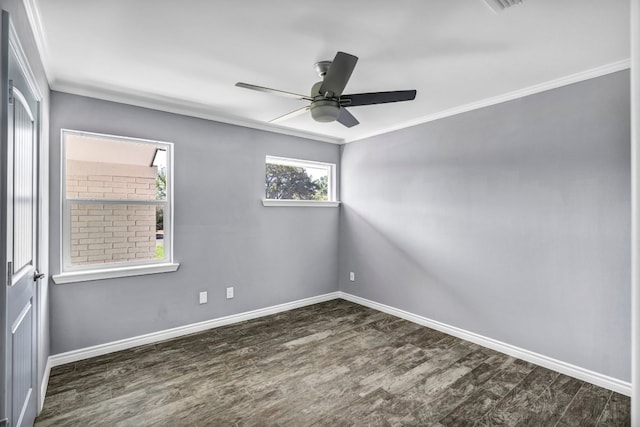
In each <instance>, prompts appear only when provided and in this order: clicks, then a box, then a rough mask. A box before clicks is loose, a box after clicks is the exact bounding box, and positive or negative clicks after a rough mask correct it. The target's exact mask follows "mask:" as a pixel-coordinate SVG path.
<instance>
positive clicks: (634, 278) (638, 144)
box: [630, 0, 640, 426]
mask: <svg viewBox="0 0 640 427" xmlns="http://www.w3.org/2000/svg"><path fill="white" fill-rule="evenodd" d="M630 37H631V383H632V384H633V393H632V396H631V425H633V426H639V425H640V264H639V258H640V119H639V118H638V116H640V0H631V34H630Z"/></svg>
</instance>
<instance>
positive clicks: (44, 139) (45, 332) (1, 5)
mask: <svg viewBox="0 0 640 427" xmlns="http://www.w3.org/2000/svg"><path fill="white" fill-rule="evenodd" d="M0 9H2V10H6V11H7V12H9V16H10V18H11V22H12V23H13V26H14V27H15V29H16V33H17V34H18V38H19V39H20V44H21V45H22V48H23V49H24V51H25V54H26V56H27V60H28V61H29V65H30V66H31V70H32V71H33V74H34V77H35V79H36V84H37V85H38V89H39V91H40V93H41V95H42V101H41V104H40V120H41V126H42V128H41V141H40V144H42V145H43V149H42V151H41V155H42V158H41V161H40V163H41V164H42V165H45V169H46V165H47V164H48V161H49V158H48V140H49V83H48V82H47V77H46V75H45V72H44V68H43V66H42V61H41V60H40V55H39V53H38V49H37V47H36V43H35V40H34V37H33V32H32V31H31V26H30V25H29V21H28V19H27V14H26V12H25V9H24V5H23V2H22V1H20V0H0ZM45 190H46V189H45ZM48 197H49V196H48V194H47V192H46V191H45V192H43V193H42V194H41V197H40V202H41V203H42V207H43V209H42V217H43V218H47V216H48V210H49V209H48V203H49V200H48ZM41 231H42V239H43V240H42V242H43V246H44V248H46V247H47V246H48V244H49V237H48V230H47V229H43V230H41ZM39 264H40V265H39V266H38V269H39V270H40V272H42V273H45V274H48V273H49V272H48V265H49V260H48V252H47V251H46V250H42V251H41V252H40V259H39ZM36 292H37V298H38V299H39V301H38V312H37V322H38V338H39V340H38V341H39V342H38V355H37V366H38V384H41V382H42V378H43V376H44V371H45V367H46V363H47V358H48V357H49V355H50V352H49V338H50V337H49V285H48V283H47V281H46V280H41V281H40V284H39V286H38V288H37V290H36ZM39 392H40V390H38V394H39Z"/></svg>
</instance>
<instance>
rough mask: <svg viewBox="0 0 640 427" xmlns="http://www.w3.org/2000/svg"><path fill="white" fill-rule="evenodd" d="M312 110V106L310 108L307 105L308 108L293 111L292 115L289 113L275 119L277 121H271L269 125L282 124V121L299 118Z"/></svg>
mask: <svg viewBox="0 0 640 427" xmlns="http://www.w3.org/2000/svg"><path fill="white" fill-rule="evenodd" d="M310 109H311V106H310V105H307V106H306V107H302V108H299V109H297V110H294V111H292V112H290V113H287V114H285V115H284V116H280V117H276V118H275V119H273V120H269V123H278V122H282V121H284V120H288V119H291V118H293V117H297V116H299V115H301V114H304V113H306V112H307V111H309V110H310Z"/></svg>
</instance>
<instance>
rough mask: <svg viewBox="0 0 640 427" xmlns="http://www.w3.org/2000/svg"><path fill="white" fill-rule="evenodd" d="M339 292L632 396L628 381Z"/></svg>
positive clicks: (353, 299) (341, 295)
mask: <svg viewBox="0 0 640 427" xmlns="http://www.w3.org/2000/svg"><path fill="white" fill-rule="evenodd" d="M339 294H340V295H339V296H340V298H342V299H344V300H347V301H351V302H354V303H356V304H360V305H364V306H365V307H369V308H373V309H374V310H378V311H382V312H384V313H387V314H391V315H393V316H396V317H400V318H402V319H405V320H408V321H410V322H413V323H417V324H419V325H422V326H426V327H428V328H432V329H435V330H437V331H440V332H444V333H445V334H449V335H453V336H454V337H458V338H461V339H463V340H466V341H471V342H472V343H475V344H478V345H481V346H483V347H487V348H490V349H492V350H496V351H499V352H501V353H504V354H507V355H509V356H513V357H517V358H518V359H522V360H526V361H527V362H531V363H534V364H536V365H540V366H543V367H545V368H547V369H551V370H553V371H556V372H560V373H561V374H565V375H568V376H570V377H573V378H577V379H579V380H582V381H586V382H588V383H591V384H595V385H597V386H600V387H603V388H606V389H608V390H612V391H615V392H617V393H620V394H624V395H625V396H631V383H629V382H626V381H622V380H619V379H616V378H612V377H609V376H607V375H603V374H600V373H598V372H594V371H590V370H588V369H584V368H581V367H579V366H575V365H572V364H570V363H566V362H563V361H561V360H557V359H553V358H551V357H547V356H543V355H542V354H538V353H534V352H533V351H529V350H525V349H523V348H520V347H516V346H513V345H511V344H507V343H504V342H501V341H498V340H494V339H492V338H487V337H485V336H482V335H479V334H476V333H473V332H469V331H465V330H464V329H460V328H456V327H455V326H450V325H447V324H445V323H442V322H438V321H436V320H431V319H429V318H426V317H423V316H419V315H417V314H413V313H410V312H408V311H404V310H400V309H398V308H394V307H391V306H388V305H385V304H380V303H378V302H375V301H371V300H368V299H366V298H362V297H359V296H356V295H352V294H349V293H346V292H342V291H341V292H339Z"/></svg>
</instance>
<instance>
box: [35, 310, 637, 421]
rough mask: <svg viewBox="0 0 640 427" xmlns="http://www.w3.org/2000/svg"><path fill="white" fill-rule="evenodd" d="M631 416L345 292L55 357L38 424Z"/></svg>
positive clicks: (588, 391) (621, 399) (579, 386)
mask: <svg viewBox="0 0 640 427" xmlns="http://www.w3.org/2000/svg"><path fill="white" fill-rule="evenodd" d="M165 425H166V426H169V425H171V426H234V425H237V426H348V425H357V426H360V425H366V426H369V425H371V426H376V425H380V426H387V425H391V426H396V425H397V426H439V427H442V426H497V425H504V426H628V425H630V402H629V398H628V397H625V396H622V395H620V394H617V393H613V392H611V391H608V390H605V389H603V388H599V387H596V386H594V385H591V384H588V383H585V382H582V381H579V380H577V379H574V378H571V377H567V376H565V375H561V374H558V373H557V372H554V371H550V370H548V369H545V368H542V367H540V366H536V365H533V364H531V363H528V362H525V361H522V360H519V359H515V358H512V357H509V356H506V355H504V354H501V353H497V352H495V351H492V350H489V349H486V348H483V347H480V346H478V345H475V344H473V343H470V342H467V341H463V340H460V339H458V338H455V337H452V336H449V335H446V334H443V333H441V332H438V331H435V330H432V329H429V328H425V327H422V326H419V325H416V324H414V323H411V322H407V321H405V320H402V319H398V318H396V317H393V316H390V315H387V314H384V313H381V312H378V311H375V310H372V309H369V308H366V307H362V306H359V305H356V304H353V303H350V302H347V301H344V300H333V301H329V302H326V303H321V304H316V305H313V306H309V307H305V308H301V309H297V310H292V311H289V312H285V313H280V314H276V315H273V316H268V317H263V318H260V319H256V320H251V321H247V322H243V323H238V324H235V325H230V326H225V327H221V328H217V329H212V330H209V331H206V332H202V333H198V334H193V335H189V336H186V337H181V338H179V339H174V340H169V341H164V342H161V343H156V344H153V345H147V346H142V347H136V348H133V349H130V350H125V351H120V352H117V353H111V354H108V355H104V356H100V357H95V358H92V359H87V360H83V361H80V362H77V363H72V364H68V365H63V366H58V367H55V368H53V369H52V371H51V377H50V379H49V388H48V390H47V397H46V399H45V402H44V410H43V411H42V413H41V414H40V416H39V417H38V418H37V420H36V426H38V427H45V426H136V427H137V426H165Z"/></svg>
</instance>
